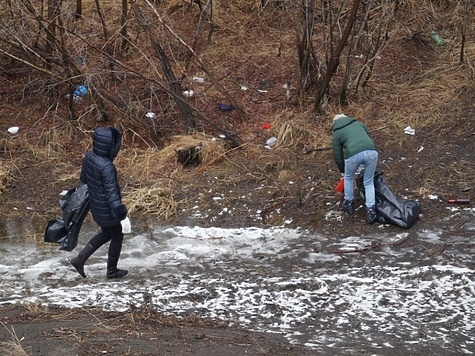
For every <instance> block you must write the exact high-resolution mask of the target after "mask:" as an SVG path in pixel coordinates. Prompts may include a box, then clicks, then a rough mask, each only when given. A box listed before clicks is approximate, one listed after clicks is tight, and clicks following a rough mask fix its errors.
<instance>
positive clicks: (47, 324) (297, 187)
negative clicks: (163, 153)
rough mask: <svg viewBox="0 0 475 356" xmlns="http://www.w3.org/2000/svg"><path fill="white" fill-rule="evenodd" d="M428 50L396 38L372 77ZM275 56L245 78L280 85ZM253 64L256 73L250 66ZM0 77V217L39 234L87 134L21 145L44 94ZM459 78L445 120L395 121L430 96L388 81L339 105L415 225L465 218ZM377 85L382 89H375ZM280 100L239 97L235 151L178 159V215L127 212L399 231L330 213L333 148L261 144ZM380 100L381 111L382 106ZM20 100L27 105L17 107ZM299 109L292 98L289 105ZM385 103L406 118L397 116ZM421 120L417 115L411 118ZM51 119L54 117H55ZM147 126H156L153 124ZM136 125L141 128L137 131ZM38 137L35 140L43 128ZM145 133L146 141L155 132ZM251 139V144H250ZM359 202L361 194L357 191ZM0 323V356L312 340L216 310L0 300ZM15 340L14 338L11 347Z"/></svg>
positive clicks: (468, 107) (233, 351)
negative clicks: (369, 143) (6, 170)
mask: <svg viewBox="0 0 475 356" xmlns="http://www.w3.org/2000/svg"><path fill="white" fill-rule="evenodd" d="M405 43H408V42H407V41H406V42H405ZM408 47H410V48H408ZM427 53H429V55H428V54H427ZM246 55H247V54H246ZM426 56H430V57H431V61H434V62H436V60H434V57H437V53H435V54H434V50H433V49H427V47H425V48H422V49H421V48H416V47H415V46H412V45H409V46H406V47H405V48H404V50H401V47H397V46H395V47H394V48H388V49H387V52H385V53H384V54H383V56H382V58H383V59H382V63H381V66H380V67H379V68H381V72H380V76H379V77H378V76H377V73H376V72H375V76H376V77H377V78H378V79H377V80H378V81H379V82H384V81H385V80H388V81H392V80H394V79H393V78H394V77H397V79H398V80H399V83H398V84H401V83H404V82H405V81H406V80H407V81H408V83H411V85H412V84H413V83H412V77H411V75H412V71H413V70H414V63H424V66H425V65H426V64H427V63H429V60H427V58H426ZM414 58H417V61H415V60H414ZM273 61H274V62H273V63H271V62H270V61H268V60H267V57H265V58H256V59H255V60H254V61H249V62H250V63H251V64H252V65H255V67H253V70H254V71H255V72H254V73H251V74H252V75H250V76H249V78H248V79H249V80H250V81H252V80H255V82H254V83H252V84H254V85H256V86H258V84H259V83H262V82H264V81H266V83H267V84H269V83H271V84H273V85H274V86H275V87H277V88H278V90H279V91H281V84H282V77H283V76H284V75H280V76H279V75H278V74H277V72H278V71H277V70H275V68H276V67H277V66H280V68H284V69H285V70H282V73H284V72H286V71H291V70H292V68H286V65H287V63H288V62H287V61H288V59H286V58H282V59H278V58H275V59H273ZM251 64H249V65H251ZM427 66H428V67H430V65H427ZM223 67H229V70H230V71H231V72H232V70H231V67H230V66H227V65H224V66H223ZM236 69H238V68H236ZM293 69H295V68H293ZM256 72H257V73H259V75H254V74H255V73H256ZM421 72H422V70H421ZM421 72H420V73H416V74H415V75H416V76H417V75H419V79H421V78H423V77H424V75H423V73H422V74H421ZM381 73H384V74H381ZM273 75H274V78H273V77H272V76H273ZM262 78H264V79H265V80H264V79H262ZM3 83H4V84H5V85H2V88H3V92H2V106H1V112H0V117H1V118H2V119H1V121H0V132H1V133H2V136H1V138H2V145H3V147H1V148H0V158H1V160H2V164H7V163H8V164H9V165H10V167H12V166H13V167H14V168H13V169H12V170H11V171H12V172H13V173H12V176H11V177H9V178H8V180H7V182H6V187H5V189H4V190H3V191H1V192H0V206H1V208H0V210H1V211H0V215H1V217H2V223H5V222H6V221H8V220H9V219H27V220H31V221H32V222H33V226H35V229H34V231H31V233H30V234H28V236H23V237H22V238H33V239H35V241H37V242H38V243H41V241H42V236H43V232H44V228H45V227H46V223H47V221H48V220H49V219H52V218H54V217H56V216H58V214H59V207H58V193H59V192H61V191H62V190H64V189H69V188H71V187H74V186H76V185H77V184H78V172H79V167H80V164H81V159H82V156H83V154H84V151H85V148H86V147H87V145H88V144H87V143H88V142H89V140H90V136H89V134H88V133H85V132H84V130H78V132H76V133H75V134H76V135H77V140H78V141H79V142H80V144H76V143H77V141H76V142H66V143H65V142H62V143H60V145H61V146H62V154H60V155H57V154H56V153H54V154H52V155H49V156H45V155H44V154H41V155H35V154H34V150H33V151H31V149H30V148H29V147H25V146H24V145H23V142H25V141H21V140H19V138H20V137H21V136H20V135H25V136H24V137H23V138H26V141H27V140H28V137H27V136H28V135H29V134H30V133H32V132H35V131H37V132H38V131H40V133H41V131H46V129H47V128H45V127H42V119H41V115H38V114H37V113H44V112H46V108H44V107H43V106H42V103H41V100H37V99H36V100H32V99H31V98H29V101H28V102H27V103H23V104H22V105H21V108H20V107H19V106H18V105H17V104H18V102H20V101H21V100H20V99H19V98H21V95H22V89H21V85H19V87H15V86H12V87H10V88H8V87H7V88H6V89H5V87H6V84H8V83H10V81H8V82H7V81H4V82H3ZM466 84H467V85H466V86H465V84H463V85H462V84H461V86H463V87H464V88H463V89H460V88H457V89H454V92H457V93H459V94H460V95H457V97H456V98H454V99H453V101H451V102H448V103H446V104H445V105H444V106H445V109H444V110H445V111H444V112H443V116H442V119H441V118H440V116H438V118H439V119H437V120H435V121H433V122H432V123H425V122H424V121H423V120H422V119H419V121H417V120H415V119H414V118H413V117H409V116H408V117H407V121H405V118H404V119H402V120H401V116H403V115H401V114H397V112H398V111H401V112H403V111H404V110H405V109H406V110H409V109H410V110H412V109H413V112H417V113H418V115H421V116H424V113H425V115H426V116H427V117H430V116H431V114H430V111H431V102H427V101H425V102H417V101H415V102H414V101H411V100H408V102H409V104H408V103H407V102H405V101H404V100H402V99H400V98H402V97H403V94H406V93H405V92H399V93H398V92H396V91H394V92H391V91H392V90H396V89H395V88H391V89H389V90H388V91H385V90H387V88H386V89H385V90H381V88H378V87H377V85H376V86H375V88H373V91H372V92H371V93H370V94H369V95H368V97H366V98H363V97H360V98H359V102H357V103H356V102H355V103H353V104H352V105H353V106H352V105H350V106H348V107H346V108H343V109H341V110H342V111H343V110H344V111H345V112H346V113H347V114H349V115H353V114H354V113H357V114H358V116H359V117H358V118H359V119H362V120H363V121H365V123H366V124H367V125H368V127H369V128H370V131H372V133H373V137H374V140H375V142H376V144H377V146H378V149H379V153H380V162H379V166H378V169H379V170H382V171H383V172H384V174H385V177H386V180H387V182H388V183H389V185H390V187H391V188H392V189H393V190H394V192H396V193H397V194H398V195H400V196H403V197H406V198H408V199H417V200H418V201H420V202H421V205H422V214H421V216H420V220H419V221H418V222H417V223H416V225H415V226H414V227H412V228H411V229H414V230H424V229H426V228H432V227H434V226H444V227H445V229H447V230H449V231H450V230H451V229H460V228H461V227H462V226H463V225H464V224H465V222H466V221H465V220H463V218H461V217H458V216H457V215H456V214H455V215H453V214H450V212H449V210H448V207H449V204H448V203H447V200H448V199H457V198H468V199H471V201H472V202H473V201H474V199H475V196H474V193H475V191H474V188H473V177H474V173H475V154H474V152H475V136H474V133H475V119H474V115H475V107H474V105H473V103H474V102H475V90H474V89H473V85H471V84H470V83H469V81H468V80H467V83H466ZM408 85H409V84H408ZM412 88H413V89H414V87H412ZM458 89H460V90H458ZM378 90H380V92H379V94H381V95H380V96H378V95H377V93H378ZM239 95H241V94H239ZM277 97H278V99H275V98H277ZM33 99H34V98H33ZM238 99H241V98H238ZM281 99H282V95H280V96H277V95H275V92H274V93H273V92H271V91H270V92H269V94H268V95H267V97H266V98H265V99H263V100H261V99H259V101H258V100H255V101H252V100H251V99H247V100H248V101H244V102H243V105H244V106H245V109H246V110H247V111H248V112H249V113H252V114H251V115H250V117H248V118H247V119H246V120H247V121H245V122H243V123H242V124H243V125H242V127H239V128H238V132H239V133H240V134H242V137H243V138H244V141H245V144H246V145H247V146H246V145H245V146H244V147H243V148H241V149H237V150H232V151H231V152H230V153H229V154H228V155H227V157H226V159H225V160H222V161H219V162H214V163H210V164H207V165H206V166H198V167H181V168H179V169H178V170H177V171H176V172H175V175H174V176H173V178H174V184H175V186H174V194H173V196H174V199H175V200H176V201H177V202H178V206H177V209H176V211H175V212H174V214H172V215H171V216H169V217H168V218H165V217H159V218H158V219H157V218H154V217H152V218H151V217H150V216H144V215H141V214H140V213H135V214H134V213H132V216H131V217H132V221H133V222H134V223H140V224H147V223H148V220H149V219H152V220H154V222H157V220H158V221H162V222H163V223H164V224H165V223H166V224H176V225H186V224H193V225H202V226H221V227H239V226H260V227H266V226H281V225H286V226H289V227H300V228H304V229H309V230H312V231H317V232H319V233H322V234H326V235H329V236H334V237H335V238H339V237H343V236H349V235H355V234H356V235H370V234H371V233H373V232H375V231H381V229H384V230H385V231H386V232H389V233H391V232H394V233H397V232H399V231H401V228H399V227H396V226H383V227H382V226H380V225H372V226H370V225H367V224H366V223H365V222H364V214H363V209H361V208H360V209H358V210H357V213H356V214H355V215H354V216H351V217H349V216H344V217H343V219H342V220H339V219H334V218H332V216H329V212H330V211H332V210H335V209H336V207H337V206H338V204H339V202H340V199H341V195H339V194H338V193H336V192H335V191H334V186H335V184H336V182H337V181H338V179H339V177H340V174H339V173H338V172H337V169H336V166H335V164H334V162H333V159H332V154H331V151H329V150H323V151H318V152H314V153H311V154H305V146H307V145H308V144H309V143H308V142H305V143H302V144H297V145H294V146H292V147H290V148H289V147H281V146H280V145H279V144H277V145H276V146H275V147H273V148H272V149H267V148H265V147H264V143H265V141H266V139H267V138H269V137H271V136H274V135H277V136H278V134H279V132H277V131H272V129H270V130H268V131H263V130H261V128H260V127H261V124H262V123H263V122H267V121H270V122H272V118H273V116H274V114H275V113H278V112H281V111H282V110H285V108H283V107H282V100H281ZM425 99H427V98H425ZM415 104H417V105H418V106H417V107H413V108H408V105H415ZM78 105H80V104H78ZM85 107H86V106H85ZM383 107H384V108H386V110H381V108H383ZM388 107H389V108H390V109H387V108H388ZM421 108H422V109H421ZM20 109H23V110H24V111H25V112H24V113H21V112H19V110H20ZM438 109H440V105H438ZM299 110H300V109H299V108H296V110H295V111H299ZM424 110H425V112H424ZM391 112H394V114H395V115H394V116H397V117H398V119H399V120H400V121H403V122H394V121H393V120H392V117H391V115H390V114H391ZM336 113H337V112H331V113H328V115H327V118H326V119H327V120H328V123H327V124H326V125H324V126H325V127H326V130H327V134H328V140H327V142H326V143H327V144H328V142H329V138H330V125H331V117H332V116H333V115H334V114H336ZM363 113H364V115H363ZM359 114H361V115H359ZM360 116H362V117H360ZM19 118H21V121H19ZM417 123H419V124H420V125H419V126H417ZM411 124H412V125H415V129H416V133H415V135H407V134H405V133H404V131H403V130H402V128H403V127H405V126H407V125H411ZM13 125H19V126H20V132H19V135H17V136H11V135H10V134H8V133H6V132H7V129H8V128H9V127H11V126H13ZM55 125H56V126H58V125H57V123H55ZM68 125H69V124H67V125H63V126H65V127H66V126H68ZM81 125H85V126H89V127H88V128H89V129H91V128H93V126H94V125H95V124H94V123H91V122H90V121H89V122H87V123H81ZM61 127H62V126H61ZM320 128H321V126H320ZM65 130H66V129H65ZM68 130H69V129H68ZM149 133H150V136H153V132H149ZM140 134H141V135H142V136H141V137H145V133H144V132H141V133H140ZM33 137H35V140H36V139H37V138H38V133H36V134H34V135H33ZM128 137H129V138H130V136H128ZM145 138H146V137H145ZM150 138H151V141H153V137H150ZM50 139H52V138H51V137H49V138H46V139H45V138H44V137H43V138H42V137H40V139H38V141H41V142H42V144H44V142H45V141H48V140H50ZM15 140H17V141H15ZM249 145H251V146H252V147H253V148H254V149H253V150H249V149H248V148H249ZM124 146H125V147H124V149H125V151H124V152H127V150H128V149H131V147H132V143H131V142H127V141H126V142H125V143H124ZM256 147H257V148H256ZM25 152H26V153H25ZM32 152H33V153H32ZM129 152H130V151H129ZM256 152H258V154H256ZM132 154H133V153H132ZM120 163H121V160H120V157H119V158H118V169H119V177H120V183H121V186H122V187H123V188H124V194H127V192H130V189H131V187H133V186H135V185H136V184H137V182H135V181H134V180H133V179H132V178H131V177H132V176H133V175H129V174H127V172H128V170H130V169H132V170H133V169H134V167H124V166H123V165H121V164H120ZM217 198H219V199H217ZM358 202H359V203H360V204H361V203H362V202H361V200H358ZM197 206H198V207H199V208H196V207H197ZM470 206H473V203H471V205H470ZM230 209H231V210H232V213H230ZM197 210H199V214H197ZM369 253H371V252H369ZM0 321H1V322H2V325H1V327H0V329H1V330H0V335H1V341H2V342H5V343H4V344H2V348H1V350H2V354H12V355H20V354H22V353H21V352H22V351H21V349H23V350H24V352H26V353H27V354H32V355H73V354H77V355H97V354H115V355H125V354H128V355H156V354H171V355H176V354H193V355H224V354H229V355H242V354H247V355H271V354H275V355H306V354H312V352H311V350H307V349H305V348H303V347H300V346H294V345H289V344H288V342H287V341H286V340H285V339H284V338H283V337H282V336H281V335H273V334H259V333H255V332H249V331H246V330H239V329H236V328H229V327H227V326H226V325H222V324H219V323H216V322H215V321H213V320H199V319H185V320H182V319H176V318H173V317H165V316H161V315H160V314H159V313H156V312H152V311H149V310H134V309H133V308H132V307H131V310H130V311H129V312H127V313H109V312H103V311H99V310H65V309H56V308H51V307H50V308H45V307H42V306H31V305H29V306H19V305H16V306H3V307H1V308H0ZM15 345H21V347H20V348H16V346H15Z"/></svg>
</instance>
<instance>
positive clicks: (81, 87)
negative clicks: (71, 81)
mask: <svg viewBox="0 0 475 356" xmlns="http://www.w3.org/2000/svg"><path fill="white" fill-rule="evenodd" d="M86 94H87V88H86V87H85V86H84V85H78V87H77V88H76V90H75V91H74V98H80V97H82V96H84V95H86Z"/></svg>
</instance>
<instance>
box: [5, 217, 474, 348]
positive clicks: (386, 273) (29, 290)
mask: <svg viewBox="0 0 475 356" xmlns="http://www.w3.org/2000/svg"><path fill="white" fill-rule="evenodd" d="M472 226H473V224H472ZM87 229H89V231H83V232H82V234H81V237H80V243H79V246H78V248H77V250H76V251H74V252H73V253H68V252H64V251H60V250H59V249H58V246H56V245H53V244H48V245H37V244H33V243H31V244H28V243H21V244H18V243H14V242H13V241H12V240H11V239H10V240H6V241H5V240H2V241H1V242H0V254H1V259H0V274H1V276H2V277H1V282H0V305H2V304H8V303H19V302H21V303H41V304H50V305H62V306H66V307H83V306H88V307H90V306H93V307H98V308H104V309H109V310H119V311H126V310H128V309H129V308H130V306H132V305H133V306H135V307H143V308H153V309H154V310H157V311H159V312H162V313H165V314H167V313H170V314H175V315H182V316H186V315H193V316H198V317H206V318H213V319H217V320H222V321H225V322H228V323H230V324H232V325H237V326H240V327H245V328H248V329H251V330H259V331H267V332H276V333H283V334H284V335H286V337H287V338H288V340H289V341H291V342H293V343H299V344H305V345H307V346H309V347H311V348H314V349H315V350H316V351H319V352H323V353H329V354H330V353H335V352H337V353H339V354H344V353H347V354H352V353H375V354H386V353H388V352H396V353H397V352H403V353H405V354H408V353H412V354H417V353H421V352H423V353H424V354H428V353H430V352H432V353H436V354H437V353H438V354H450V353H454V354H456V353H458V354H474V353H475V339H474V337H473V335H475V308H474V306H475V272H474V263H473V253H474V243H475V241H474V238H473V236H471V235H472V234H466V233H465V234H459V236H456V235H450V234H448V233H447V232H445V233H442V232H441V231H419V232H411V233H410V235H409V232H407V231H403V232H402V233H401V234H397V235H393V236H389V235H385V234H384V233H381V234H380V235H378V236H364V237H358V236H349V237H347V238H342V239H336V238H331V237H328V236H321V235H316V234H311V233H309V232H306V231H299V230H291V229H285V228H274V229H257V228H246V229H220V228H208V229H205V228H199V227H194V228H190V227H173V228H155V229H152V230H150V231H148V232H144V233H135V234H131V235H128V236H126V240H125V244H124V249H123V253H122V259H121V261H120V263H119V266H120V267H123V268H127V269H129V270H130V274H129V276H127V277H126V278H124V279H123V280H122V281H107V280H106V279H105V264H106V257H105V256H106V248H104V247H103V248H102V249H101V250H99V251H98V252H97V253H96V254H95V255H93V257H91V259H90V260H89V261H88V264H87V265H86V274H87V275H88V278H87V279H82V278H81V277H80V276H79V275H78V274H77V273H76V272H75V271H73V269H72V267H71V266H70V265H69V264H68V259H69V258H71V257H73V256H74V255H75V253H76V252H77V251H78V250H79V248H80V247H82V246H83V244H84V242H85V241H87V239H88V237H90V236H91V234H92V232H91V227H85V228H84V229H83V230H87ZM469 231H471V230H470V229H469ZM472 232H473V231H472ZM469 235H470V236H469Z"/></svg>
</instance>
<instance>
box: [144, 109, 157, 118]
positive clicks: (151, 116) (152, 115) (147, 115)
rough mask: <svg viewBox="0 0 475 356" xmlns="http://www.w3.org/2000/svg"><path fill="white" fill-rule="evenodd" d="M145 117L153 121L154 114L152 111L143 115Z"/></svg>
mask: <svg viewBox="0 0 475 356" xmlns="http://www.w3.org/2000/svg"><path fill="white" fill-rule="evenodd" d="M145 116H146V117H147V118H149V119H155V116H156V115H155V113H154V112H152V111H149V112H148V113H146V114H145Z"/></svg>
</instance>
